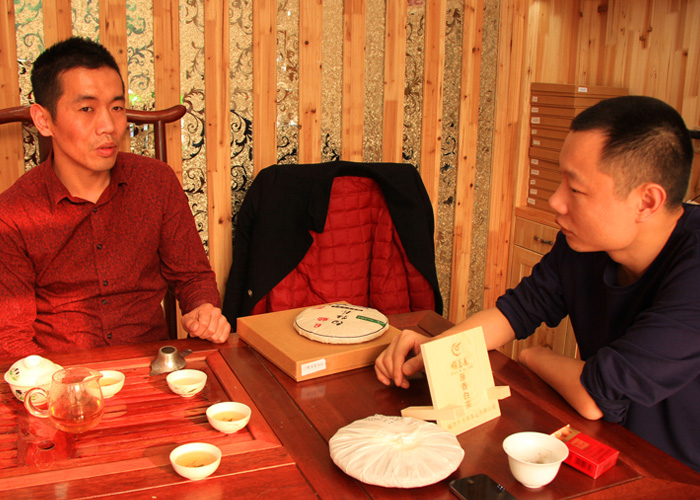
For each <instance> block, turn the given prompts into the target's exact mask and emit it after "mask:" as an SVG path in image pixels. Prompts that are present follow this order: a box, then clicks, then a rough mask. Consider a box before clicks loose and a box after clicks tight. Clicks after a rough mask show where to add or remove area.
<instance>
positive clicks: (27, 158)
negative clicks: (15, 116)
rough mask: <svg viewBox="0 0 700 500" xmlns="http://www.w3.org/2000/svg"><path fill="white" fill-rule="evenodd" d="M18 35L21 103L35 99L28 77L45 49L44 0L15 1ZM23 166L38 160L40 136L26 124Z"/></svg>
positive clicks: (23, 136) (26, 166)
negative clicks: (42, 3) (42, 4)
mask: <svg viewBox="0 0 700 500" xmlns="http://www.w3.org/2000/svg"><path fill="white" fill-rule="evenodd" d="M15 31H16V33H15V39H16V40H17V64H18V68H19V88H20V92H19V99H20V102H19V104H20V105H23V106H26V105H27V104H30V103H31V102H32V97H31V89H32V84H31V81H30V80H29V78H30V76H31V71H32V63H33V62H34V60H35V59H36V58H37V56H38V55H39V54H41V53H42V52H43V50H44V40H43V36H44V16H43V13H42V11H41V0H33V1H32V0H24V1H22V2H15ZM22 142H23V144H24V168H25V170H29V169H31V168H32V167H34V166H36V165H37V163H38V162H39V151H38V137H37V132H36V130H35V129H34V127H23V130H22Z"/></svg>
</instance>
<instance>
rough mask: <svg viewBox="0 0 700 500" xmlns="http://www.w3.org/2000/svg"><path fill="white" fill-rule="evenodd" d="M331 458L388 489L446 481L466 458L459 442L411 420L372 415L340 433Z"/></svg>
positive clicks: (435, 427)
mask: <svg viewBox="0 0 700 500" xmlns="http://www.w3.org/2000/svg"><path fill="white" fill-rule="evenodd" d="M328 446H329V448H330V453H331V458H332V459H333V462H335V464H336V465H337V466H338V467H340V469H342V470H343V472H345V473H346V474H347V475H348V476H351V477H354V478H355V479H357V480H359V481H362V482H363V483H367V484H374V485H377V486H384V487H388V488H418V487H421V486H427V485H429V484H434V483H437V482H438V481H442V480H443V479H445V478H446V477H447V476H449V475H450V474H452V473H453V472H454V471H455V470H457V468H458V467H459V465H460V464H461V463H462V459H463V458H464V450H463V449H462V447H461V446H460V444H459V441H458V440H457V437H456V436H455V435H454V434H452V433H451V432H449V431H446V430H445V429H443V428H442V427H439V426H438V425H437V424H434V423H431V422H425V421H423V420H418V419H415V418H411V417H390V416H385V415H373V416H371V417H367V418H363V419H361V420H356V421H355V422H353V423H351V424H349V425H346V426H345V427H342V428H340V429H339V430H338V431H337V432H336V433H335V435H334V436H333V437H332V438H331V439H330V441H329V442H328Z"/></svg>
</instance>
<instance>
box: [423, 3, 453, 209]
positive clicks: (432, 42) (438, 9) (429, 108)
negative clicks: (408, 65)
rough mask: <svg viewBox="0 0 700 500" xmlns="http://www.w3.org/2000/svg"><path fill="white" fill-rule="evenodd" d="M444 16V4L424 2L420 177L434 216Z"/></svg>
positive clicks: (437, 174)
mask: <svg viewBox="0 0 700 500" xmlns="http://www.w3.org/2000/svg"><path fill="white" fill-rule="evenodd" d="M446 16H447V3H446V0H427V1H426V5H425V51H424V54H425V56H424V58H425V61H424V65H423V119H422V123H421V155H420V157H421V164H420V173H421V177H422V178H423V184H425V189H426V190H427V191H428V195H429V196H430V200H431V201H432V203H433V212H434V213H435V214H436V216H437V212H438V211H437V200H438V188H439V185H440V184H439V181H440V160H441V149H442V105H443V103H442V97H443V87H442V86H443V83H444V76H445V21H446Z"/></svg>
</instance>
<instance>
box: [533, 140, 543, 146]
mask: <svg viewBox="0 0 700 500" xmlns="http://www.w3.org/2000/svg"><path fill="white" fill-rule="evenodd" d="M540 144H542V143H541V142H540V141H538V140H537V139H533V140H532V145H533V146H539V145H540Z"/></svg>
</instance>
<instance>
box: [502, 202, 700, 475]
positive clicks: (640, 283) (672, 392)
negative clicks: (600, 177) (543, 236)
mask: <svg viewBox="0 0 700 500" xmlns="http://www.w3.org/2000/svg"><path fill="white" fill-rule="evenodd" d="M617 269H618V264H617V263H615V262H614V261H613V260H612V259H610V257H609V256H608V255H607V253H605V252H589V253H581V252H576V251H574V250H572V249H571V248H570V247H569V246H568V244H567V243H566V237H565V236H564V235H563V234H562V233H559V234H558V235H557V240H556V242H555V244H554V247H553V248H552V250H551V251H550V252H549V253H548V254H547V255H545V256H544V257H543V258H542V261H541V262H540V263H539V264H537V265H536V266H535V267H534V268H533V270H532V275H531V276H530V277H527V278H524V279H523V280H522V281H521V283H520V284H519V285H518V286H517V287H516V288H515V289H512V290H508V291H507V292H506V293H505V294H504V295H503V296H502V297H500V298H499V299H498V301H497V304H496V306H497V307H498V308H499V310H500V311H501V312H502V313H503V314H504V315H505V316H506V318H508V321H509V322H510V324H511V326H512V327H513V329H514V330H515V334H516V337H517V338H518V339H523V338H525V337H527V336H529V335H531V334H532V333H533V332H534V331H535V329H536V328H537V327H538V326H539V325H540V324H541V323H542V322H545V323H546V324H547V325H549V326H552V327H553V326H556V325H557V324H559V322H560V321H561V320H562V319H563V318H564V317H565V316H566V315H567V314H568V315H569V316H570V318H571V324H572V326H573V329H574V332H575V334H576V341H577V342H578V345H579V349H580V352H581V358H582V359H583V360H584V361H585V362H586V364H585V367H584V370H583V373H582V375H581V382H582V384H583V386H584V387H585V388H586V390H587V391H588V392H589V393H590V395H591V396H592V397H593V399H594V400H595V401H596V403H597V404H598V407H599V408H600V409H601V411H602V412H603V414H604V417H603V418H604V419H605V420H608V421H611V422H617V423H620V424H622V425H624V426H625V427H627V428H628V429H630V430H631V431H632V432H634V433H636V434H637V435H639V436H641V437H642V438H644V439H646V440H647V441H649V442H650V443H652V444H654V445H655V446H657V447H658V448H660V449H662V450H664V451H665V452H667V453H669V454H670V455H673V456H674V457H676V458H678V459H679V460H680V461H682V462H684V463H686V464H687V465H689V466H690V467H692V468H694V469H695V470H697V471H700V432H698V424H700V293H698V292H699V290H700V206H695V205H684V214H683V216H682V217H681V218H680V219H679V221H678V223H677V224H676V227H675V229H674V231H673V233H672V234H671V236H670V238H669V240H668V241H667V242H666V245H665V246H664V248H663V249H662V251H661V253H660V254H659V255H658V256H657V258H656V259H655V260H654V261H653V262H652V264H651V266H650V267H649V269H647V271H646V272H645V273H644V275H643V276H642V277H641V278H640V279H639V280H637V281H636V282H635V283H633V284H631V285H627V286H618V285H617V284H616V276H617Z"/></svg>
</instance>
